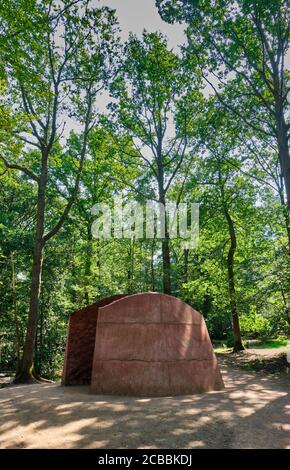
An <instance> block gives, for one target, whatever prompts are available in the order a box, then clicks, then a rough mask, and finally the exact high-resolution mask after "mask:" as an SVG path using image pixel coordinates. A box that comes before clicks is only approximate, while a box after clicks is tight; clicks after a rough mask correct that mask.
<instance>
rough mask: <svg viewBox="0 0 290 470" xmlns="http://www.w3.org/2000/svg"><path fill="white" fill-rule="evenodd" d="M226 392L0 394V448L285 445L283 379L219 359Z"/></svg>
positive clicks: (289, 389) (289, 379)
mask: <svg viewBox="0 0 290 470" xmlns="http://www.w3.org/2000/svg"><path fill="white" fill-rule="evenodd" d="M219 362H220V365H221V370H222V374H223V378H224V382H225V390H223V391H219V392H210V393H206V394H202V395H193V396H183V397H165V398H134V397H116V396H115V397H108V396H99V395H98V396H96V395H92V394H90V393H89V389H88V387H85V386H83V387H61V386H60V385H59V384H35V385H25V386H21V385H18V386H11V387H10V386H9V387H5V388H3V389H1V390H0V410H1V413H0V447H1V448H172V449H175V448H227V449H230V448H234V449H239V448H289V449H290V376H289V375H276V376H273V375H269V374H268V375H267V374H266V373H265V372H248V371H244V370H238V369H235V368H233V367H232V366H230V365H228V364H227V359H224V357H221V356H219Z"/></svg>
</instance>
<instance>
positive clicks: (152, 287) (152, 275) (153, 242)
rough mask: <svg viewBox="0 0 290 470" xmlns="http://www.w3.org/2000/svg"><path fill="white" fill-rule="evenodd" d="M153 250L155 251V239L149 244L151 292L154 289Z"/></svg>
mask: <svg viewBox="0 0 290 470" xmlns="http://www.w3.org/2000/svg"><path fill="white" fill-rule="evenodd" d="M154 251H155V240H152V245H151V260H150V264H151V289H152V292H154V291H155V271H154Z"/></svg>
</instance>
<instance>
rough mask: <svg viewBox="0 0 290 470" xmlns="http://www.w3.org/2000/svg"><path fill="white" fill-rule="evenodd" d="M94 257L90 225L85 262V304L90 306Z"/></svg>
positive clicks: (89, 227)
mask: <svg viewBox="0 0 290 470" xmlns="http://www.w3.org/2000/svg"><path fill="white" fill-rule="evenodd" d="M92 256H93V241H92V232H91V226H90V224H89V225H88V229H87V249H86V261H85V303H86V305H90V301H91V299H90V293H89V286H90V280H91V279H90V278H91V268H92Z"/></svg>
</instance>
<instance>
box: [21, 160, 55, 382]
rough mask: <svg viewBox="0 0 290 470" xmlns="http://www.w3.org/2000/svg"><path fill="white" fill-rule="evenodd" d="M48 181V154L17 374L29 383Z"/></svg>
mask: <svg viewBox="0 0 290 470" xmlns="http://www.w3.org/2000/svg"><path fill="white" fill-rule="evenodd" d="M46 182H47V154H45V153H44V154H43V156H42V174H41V178H40V181H39V185H38V195H37V219H36V220H37V222H36V237H35V245H34V253H33V264H32V278H31V287H30V302H29V313H28V322H27V330H26V336H25V342H24V348H23V355H22V360H21V365H20V370H19V372H18V374H17V375H16V378H15V382H16V383H27V382H31V381H33V380H34V366H33V359H34V347H35V339H36V330H37V318H38V309H39V297H40V288H41V276H42V264H43V251H44V241H43V235H44V214H45V190H46Z"/></svg>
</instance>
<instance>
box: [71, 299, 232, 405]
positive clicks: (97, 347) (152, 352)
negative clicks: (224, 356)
mask: <svg viewBox="0 0 290 470" xmlns="http://www.w3.org/2000/svg"><path fill="white" fill-rule="evenodd" d="M112 300H113V299H104V301H103V304H102V305H103V306H102V305H101V304H95V307H97V308H95V316H94V315H92V314H91V313H89V315H91V316H92V317H94V318H95V322H94V327H92V326H90V327H89V326H88V325H89V324H90V321H91V320H90V318H91V317H90V316H88V317H87V320H88V321H87V324H86V314H85V312H84V311H83V312H82V314H80V317H81V320H77V317H75V320H73V318H74V316H75V315H77V314H73V315H72V317H71V319H72V325H73V324H74V323H75V325H77V328H76V326H75V327H74V326H73V327H72V330H71V327H70V331H69V341H68V346H67V351H66V364H65V368H64V379H63V383H64V384H69V383H74V382H77V380H79V378H78V377H80V378H84V377H85V379H86V382H85V383H89V382H91V389H92V391H93V392H94V393H99V394H117V395H137V396H138V395H139V396H167V395H185V394H186V395H187V394H194V393H202V392H207V391H210V390H220V389H222V388H223V387H224V385H223V381H222V377H221V374H220V371H219V368H218V364H217V360H216V357H215V354H214V352H213V349H212V345H211V341H210V338H209V335H208V332H207V328H206V324H205V322H204V319H203V317H202V316H201V315H200V314H199V313H198V312H197V311H196V310H194V309H192V308H191V307H190V306H189V305H187V304H185V303H184V302H182V301H181V300H179V299H177V298H175V297H172V296H168V295H165V294H159V293H153V292H152V293H151V292H150V293H144V294H136V295H129V296H125V297H122V298H120V299H119V300H115V301H112ZM96 310H97V311H96ZM96 318H97V321H96ZM90 328H91V329H90ZM93 328H94V331H93ZM74 329H75V333H74V331H73V330H74ZM88 330H90V333H88ZM74 334H76V337H75V338H74ZM93 334H95V340H94V338H93ZM86 335H89V337H90V341H87V342H85V337H86ZM80 338H82V340H81V341H80ZM70 342H71V344H74V345H77V346H75V353H74V355H72V354H71V352H70V347H69V343H70ZM93 343H94V344H93ZM82 344H83V346H82ZM85 344H86V345H88V344H89V345H90V347H89V357H88V356H87V354H88V347H87V346H86V347H85V348H84V351H83V353H82V351H81V349H82V347H84V345H85ZM93 346H94V351H93V352H92V348H93ZM72 349H73V348H72ZM77 351H79V352H78V355H76V352H77ZM74 358H75V359H74ZM76 358H77V359H76ZM75 360H76V362H77V363H74V361H75ZM88 362H90V364H89V366H88ZM68 364H71V365H70V366H68ZM72 366H73V367H72ZM84 368H85V370H86V373H85V374H84V373H83V371H84ZM72 370H73V371H74V374H73V375H74V378H73V380H72V377H70V374H71V372H69V371H72ZM78 371H79V375H78ZM80 371H82V372H80ZM90 374H91V377H90ZM71 375H72V374H71ZM79 383H80V382H79ZM81 383H84V381H83V382H81Z"/></svg>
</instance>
